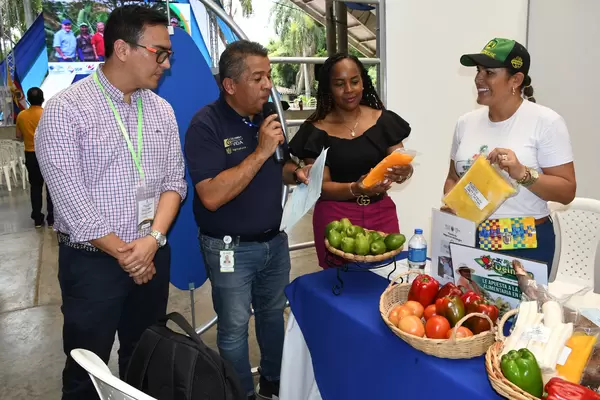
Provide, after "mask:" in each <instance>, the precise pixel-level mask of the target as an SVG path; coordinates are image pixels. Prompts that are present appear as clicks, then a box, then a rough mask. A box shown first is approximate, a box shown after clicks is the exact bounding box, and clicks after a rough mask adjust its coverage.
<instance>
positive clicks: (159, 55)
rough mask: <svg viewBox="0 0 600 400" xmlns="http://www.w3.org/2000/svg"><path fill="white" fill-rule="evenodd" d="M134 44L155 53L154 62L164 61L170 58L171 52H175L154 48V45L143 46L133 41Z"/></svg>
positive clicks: (160, 62)
mask: <svg viewBox="0 0 600 400" xmlns="http://www.w3.org/2000/svg"><path fill="white" fill-rule="evenodd" d="M134 44H135V45H136V46H137V47H141V48H142V49H146V50H148V51H149V52H150V53H154V54H156V62H157V63H158V64H162V63H164V62H165V61H167V58H171V56H172V55H173V54H175V52H174V51H173V50H162V49H155V48H154V47H150V46H144V45H142V44H139V43H134Z"/></svg>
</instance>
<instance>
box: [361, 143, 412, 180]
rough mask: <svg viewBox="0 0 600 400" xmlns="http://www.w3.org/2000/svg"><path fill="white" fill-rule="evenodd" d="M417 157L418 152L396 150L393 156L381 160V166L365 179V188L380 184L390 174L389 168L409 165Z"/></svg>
mask: <svg viewBox="0 0 600 400" xmlns="http://www.w3.org/2000/svg"><path fill="white" fill-rule="evenodd" d="M416 155H417V152H416V151H413V150H406V149H403V148H400V149H396V150H394V151H393V152H392V154H390V155H389V156H387V157H386V158H384V159H383V160H381V161H380V162H379V164H377V165H376V166H375V168H373V169H372V170H371V172H369V174H368V175H367V176H366V177H365V179H363V182H362V183H363V185H364V186H365V187H371V186H374V185H375V184H376V183H378V182H382V181H383V180H384V177H385V174H386V173H388V172H389V171H388V168H392V167H396V166H404V165H409V164H410V163H411V162H412V160H413V159H414V158H415V156H416Z"/></svg>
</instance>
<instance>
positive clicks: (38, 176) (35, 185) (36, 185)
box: [17, 87, 54, 228]
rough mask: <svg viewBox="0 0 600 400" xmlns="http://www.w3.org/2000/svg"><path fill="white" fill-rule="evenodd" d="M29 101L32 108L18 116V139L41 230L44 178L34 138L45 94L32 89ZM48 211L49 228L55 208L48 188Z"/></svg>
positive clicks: (29, 93)
mask: <svg viewBox="0 0 600 400" xmlns="http://www.w3.org/2000/svg"><path fill="white" fill-rule="evenodd" d="M27 101H28V102H29V105H30V107H29V108H28V109H27V110H23V111H21V112H20V113H19V115H17V139H22V140H23V144H24V147H25V166H26V167H27V172H28V174H29V184H30V185H31V190H30V192H31V219H33V221H34V222H35V227H36V228H41V227H42V226H43V225H44V214H43V213H42V190H43V188H44V177H43V176H42V172H41V171H40V166H39V164H38V161H37V158H36V156H35V147H34V142H33V137H34V135H35V130H36V129H37V126H38V123H39V122H40V118H41V117H42V111H43V109H42V104H44V92H42V89H40V88H38V87H32V88H31V89H29V90H28V91H27ZM46 209H47V212H48V216H47V218H46V221H47V222H48V226H52V225H54V207H53V205H52V199H51V198H50V192H49V191H48V187H47V186H46Z"/></svg>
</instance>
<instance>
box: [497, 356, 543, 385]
mask: <svg viewBox="0 0 600 400" xmlns="http://www.w3.org/2000/svg"><path fill="white" fill-rule="evenodd" d="M500 368H501V369H502V373H503V374H504V377H505V378H506V379H508V380H509V381H511V382H512V383H514V384H515V385H517V386H518V387H520V388H521V389H523V390H524V391H526V392H527V393H529V394H531V395H532V396H535V397H542V393H543V392H544V382H543V381H542V371H541V370H540V367H539V365H538V363H537V361H536V359H535V356H534V355H533V353H532V352H531V351H529V350H527V349H521V350H519V351H517V350H511V351H509V352H508V353H507V354H505V355H503V356H502V359H501V360H500Z"/></svg>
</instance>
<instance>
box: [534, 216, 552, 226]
mask: <svg viewBox="0 0 600 400" xmlns="http://www.w3.org/2000/svg"><path fill="white" fill-rule="evenodd" d="M549 219H550V217H544V218H540V219H536V220H535V224H536V225H541V224H543V223H545V222H547V221H548V220H549Z"/></svg>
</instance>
